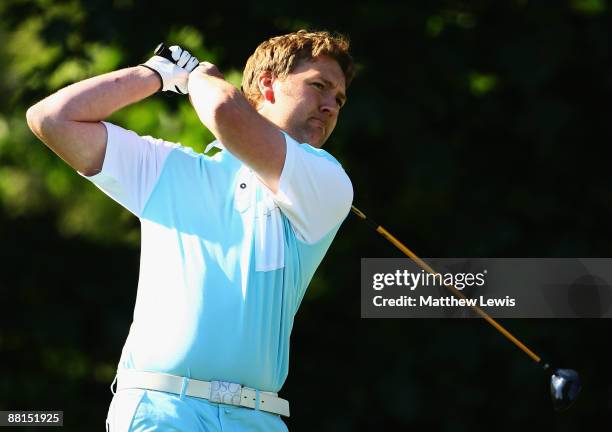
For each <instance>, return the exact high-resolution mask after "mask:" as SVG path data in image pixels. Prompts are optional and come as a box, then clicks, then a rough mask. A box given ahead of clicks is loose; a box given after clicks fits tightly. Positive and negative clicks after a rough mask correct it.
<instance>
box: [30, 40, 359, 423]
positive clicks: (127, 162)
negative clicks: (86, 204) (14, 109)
mask: <svg viewBox="0 0 612 432" xmlns="http://www.w3.org/2000/svg"><path fill="white" fill-rule="evenodd" d="M348 47H349V43H348V41H347V39H346V38H345V37H344V36H342V35H337V34H330V33H328V32H307V31H305V30H300V31H298V32H296V33H291V34H286V35H283V36H278V37H274V38H271V39H269V40H267V41H265V42H263V43H262V44H261V45H259V47H258V48H257V49H256V50H255V52H254V53H253V55H252V56H251V57H250V58H249V60H248V61H247V64H246V67H245V69H244V76H243V81H242V92H241V91H239V90H238V89H236V88H235V87H234V86H232V85H231V84H229V83H228V82H227V81H225V80H224V78H223V75H222V74H221V73H220V72H219V70H218V69H217V68H216V67H215V66H214V65H212V64H210V63H206V62H202V63H199V62H198V59H196V58H195V57H193V56H191V55H190V53H189V52H188V51H186V50H184V49H182V48H181V47H178V46H173V47H171V48H170V49H169V50H168V53H170V54H169V55H166V56H161V55H160V56H157V55H156V56H154V57H152V58H151V59H149V60H148V61H147V62H146V63H145V64H143V65H139V66H136V67H130V68H126V69H121V70H118V71H114V72H110V73H107V74H104V75H100V76H97V77H93V78H90V79H87V80H84V81H81V82H78V83H75V84H72V85H70V86H68V87H66V88H63V89H61V90H59V91H58V92H56V93H54V94H52V95H51V96H48V97H47V98H45V99H44V100H42V101H40V102H38V103H37V104H35V105H34V106H32V107H31V108H30V109H29V110H28V112H27V121H28V125H29V126H30V128H31V129H32V131H33V132H34V133H35V134H36V135H37V136H38V137H39V138H40V139H41V140H42V141H43V142H44V143H45V144H46V145H47V146H48V147H49V148H51V149H52V150H53V151H54V152H55V153H56V154H57V155H58V156H60V157H61V158H62V159H63V160H64V161H66V162H67V163H68V164H69V165H70V166H71V167H73V168H74V169H75V170H76V171H78V172H79V173H80V174H81V175H83V176H84V177H85V178H87V179H88V180H90V181H91V182H93V183H94V184H95V185H96V186H97V187H99V188H100V189H101V190H102V191H104V192H105V193H106V194H107V195H109V196H110V197H111V198H112V199H114V200H115V201H117V202H118V203H119V204H121V205H122V206H123V207H125V208H126V209H127V210H129V211H130V212H132V213H133V214H134V215H136V216H137V217H138V218H139V220H140V223H141V238H142V240H141V241H142V246H141V260H140V277H139V282H138V291H137V297H136V305H135V310H134V318H133V322H132V325H131V327H130V331H129V335H128V338H127V340H126V342H125V345H124V347H123V351H122V354H121V359H120V361H119V364H118V368H117V376H116V378H115V381H113V385H114V384H116V391H115V390H114V389H113V385H111V390H113V392H114V396H113V399H112V402H111V405H110V408H109V411H108V416H107V421H106V423H107V430H110V431H128V430H129V431H144V430H146V431H150V430H163V431H167V430H181V431H239V430H249V431H250V430H257V431H284V430H287V428H286V426H285V423H284V422H283V421H282V419H281V417H280V416H281V415H283V416H289V402H288V401H286V400H284V399H282V398H280V397H279V396H278V394H277V392H278V391H279V390H280V389H281V387H282V386H283V383H284V381H285V379H286V377H287V372H288V357H289V339H290V334H291V329H292V326H293V319H294V316H295V314H296V312H297V309H298V307H299V305H300V303H301V301H302V298H303V297H304V293H305V291H306V288H307V286H308V284H309V282H310V280H311V279H312V276H313V274H314V272H315V270H316V268H317V267H318V265H319V263H320V262H321V260H322V259H323V256H324V255H325V252H326V251H327V249H328V248H329V245H330V244H331V242H332V240H333V238H334V236H335V234H336V232H337V231H338V228H339V226H340V224H341V223H342V221H343V220H344V219H345V217H346V216H347V214H348V212H349V209H350V205H351V201H352V197H353V191H352V186H351V183H350V180H349V178H348V177H347V175H346V173H345V172H344V170H343V169H342V167H341V165H340V164H339V163H338V161H337V160H336V159H334V158H333V157H332V156H331V155H330V154H329V153H327V152H326V151H324V150H321V147H322V146H323V144H324V143H325V142H326V141H327V139H328V138H329V136H330V134H331V133H332V131H333V130H334V128H335V126H336V122H337V120H338V114H339V112H340V109H341V108H342V106H343V105H344V103H345V102H346V88H347V87H348V85H349V84H350V82H351V80H352V78H353V75H354V66H353V62H352V59H351V56H350V55H349V53H348ZM160 90H162V91H173V92H176V93H179V94H188V95H189V96H188V97H189V99H190V101H191V104H192V105H193V107H194V109H195V111H196V113H197V114H198V116H199V118H200V120H201V121H202V123H203V124H204V125H205V126H206V127H207V128H208V129H209V130H210V131H212V133H213V134H214V136H215V137H216V140H215V141H214V142H213V143H211V145H212V146H214V147H217V148H219V149H220V151H219V152H218V153H216V154H215V155H214V156H212V157H209V156H206V155H204V154H199V153H196V152H194V151H193V150H191V149H189V148H186V147H183V146H181V145H180V144H175V143H171V142H168V141H164V140H163V139H158V138H152V137H150V136H139V135H138V134H137V133H135V132H132V131H129V130H126V129H124V128H122V127H120V126H118V125H114V124H111V123H108V122H105V121H103V120H104V119H106V118H107V117H108V116H110V115H111V114H112V113H114V112H115V111H117V110H119V109H121V108H123V107H125V106H126V105H129V104H133V103H136V102H138V101H140V100H142V99H144V98H146V97H149V96H151V95H153V94H155V93H156V92H158V91H160ZM101 269H102V267H101Z"/></svg>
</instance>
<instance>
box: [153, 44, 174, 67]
mask: <svg viewBox="0 0 612 432" xmlns="http://www.w3.org/2000/svg"><path fill="white" fill-rule="evenodd" d="M153 54H155V55H157V56H160V57H163V58H165V59H167V60H170V61H171V62H172V63H174V62H175V61H176V60H174V59H173V58H172V51H170V49H169V48H168V47H167V46H166V45H165V44H164V43H163V42H161V43H160V44H159V45H157V48H155V51H154V52H153Z"/></svg>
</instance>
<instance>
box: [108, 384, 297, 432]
mask: <svg viewBox="0 0 612 432" xmlns="http://www.w3.org/2000/svg"><path fill="white" fill-rule="evenodd" d="M106 430H107V432H128V431H129V432H132V431H133V432H145V431H147V432H148V431H186V432H187V431H188V432H204V431H206V432H209V431H219V432H221V431H223V432H237V431H262V432H263V431H266V432H276V431H279V432H280V431H282V432H287V426H286V425H285V423H284V422H283V420H282V419H281V417H280V416H279V415H276V414H272V413H268V412H265V411H260V410H254V409H250V408H244V407H237V406H232V405H225V404H218V403H212V402H209V401H207V400H206V399H200V398H195V397H190V396H185V395H182V396H181V395H177V394H173V393H166V392H159V391H153V390H141V389H124V390H120V391H118V392H117V393H115V395H114V396H113V400H112V401H111V404H110V407H109V410H108V416H107V418H106Z"/></svg>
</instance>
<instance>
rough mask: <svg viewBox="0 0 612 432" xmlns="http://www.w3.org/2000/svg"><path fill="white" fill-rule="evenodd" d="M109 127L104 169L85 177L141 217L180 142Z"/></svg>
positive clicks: (107, 127)
mask: <svg viewBox="0 0 612 432" xmlns="http://www.w3.org/2000/svg"><path fill="white" fill-rule="evenodd" d="M102 123H103V124H104V126H105V127H106V131H107V141H106V153H105V155H104V163H103V165H102V171H100V172H99V173H98V174H95V175H93V176H89V177H88V176H85V175H83V174H82V173H80V172H79V174H81V175H82V176H83V177H85V178H86V179H88V180H89V181H91V182H92V183H94V184H95V185H96V186H97V187H98V188H100V189H101V190H102V191H103V192H104V193H106V194H107V195H108V196H110V197H111V198H112V199H114V200H115V201H117V202H118V203H119V204H121V205H122V206H123V207H125V208H126V209H127V210H129V211H130V212H132V213H133V214H135V215H136V216H138V217H140V216H141V214H142V210H143V208H144V206H145V204H146V202H147V200H148V198H149V196H150V194H151V192H152V191H153V187H154V186H155V184H156V183H157V180H158V178H159V176H160V174H161V171H162V168H163V166H164V163H165V161H166V158H167V157H168V155H169V154H170V153H171V152H172V150H174V149H175V148H177V147H180V146H179V145H178V144H175V143H170V142H167V141H164V140H161V139H156V138H152V137H149V136H146V137H142V136H139V135H138V134H136V133H135V132H132V131H130V130H127V129H123V128H121V127H119V126H116V125H114V124H112V123H107V122H102Z"/></svg>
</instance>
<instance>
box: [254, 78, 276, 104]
mask: <svg viewBox="0 0 612 432" xmlns="http://www.w3.org/2000/svg"><path fill="white" fill-rule="evenodd" d="M274 80H275V78H274V75H273V74H272V72H270V71H263V72H262V73H260V74H259V78H258V80H257V86H258V87H259V92H260V93H261V95H262V96H263V100H264V102H270V103H274V88H273V87H272V84H274Z"/></svg>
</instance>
